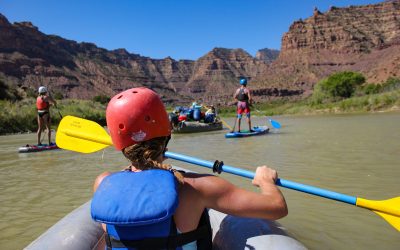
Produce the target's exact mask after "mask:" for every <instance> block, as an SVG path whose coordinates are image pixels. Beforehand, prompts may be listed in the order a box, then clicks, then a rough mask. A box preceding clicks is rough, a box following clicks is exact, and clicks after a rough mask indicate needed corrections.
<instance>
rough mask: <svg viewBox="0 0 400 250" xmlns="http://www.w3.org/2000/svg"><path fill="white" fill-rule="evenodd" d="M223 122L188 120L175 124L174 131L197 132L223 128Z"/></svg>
mask: <svg viewBox="0 0 400 250" xmlns="http://www.w3.org/2000/svg"><path fill="white" fill-rule="evenodd" d="M222 128H223V127H222V122H221V121H217V122H213V123H203V122H187V121H182V122H179V123H178V124H177V126H174V128H173V130H172V132H174V133H196V132H208V131H214V130H221V129H222Z"/></svg>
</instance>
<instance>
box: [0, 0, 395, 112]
mask: <svg viewBox="0 0 400 250" xmlns="http://www.w3.org/2000/svg"><path fill="white" fill-rule="evenodd" d="M311 14H312V16H310V17H309V18H307V19H305V20H297V21H295V22H293V24H292V25H291V26H290V27H289V30H288V32H286V33H285V34H283V37H282V46H281V50H280V51H276V50H270V49H261V50H259V51H258V52H257V55H256V56H255V57H253V56H251V55H250V54H249V53H247V52H246V51H245V50H243V49H240V48H239V49H226V48H214V49H213V50H212V51H210V52H209V53H207V54H206V55H204V56H202V57H200V58H199V59H198V60H195V61H194V60H174V59H172V58H170V57H167V58H164V59H152V58H149V57H145V56H141V55H139V54H132V53H128V52H127V51H126V50H125V49H117V50H112V51H109V50H106V49H103V48H99V47H97V46H96V45H95V44H93V43H86V42H84V43H77V42H75V41H72V40H67V39H64V38H62V37H59V36H56V35H47V34H44V33H42V32H40V30H39V29H38V28H37V27H35V26H34V25H33V24H32V23H30V22H19V23H13V24H11V23H10V22H9V21H8V20H7V18H6V17H5V16H3V15H1V14H0V79H2V80H3V82H5V83H6V84H8V85H10V86H11V85H12V86H14V87H17V88H19V89H23V90H27V89H32V90H33V89H35V90H36V89H37V88H38V87H39V86H40V85H46V86H49V89H50V91H52V92H53V93H54V92H57V93H61V94H62V95H63V96H64V97H65V98H78V99H91V98H93V97H94V96H99V95H106V96H113V95H114V94H116V93H118V92H120V91H122V90H125V89H128V88H132V87H136V86H146V87H149V88H151V89H154V90H155V91H157V92H158V93H159V94H160V95H161V96H162V98H163V100H164V101H165V102H166V103H169V104H185V103H190V102H191V101H193V100H197V101H201V102H204V103H213V104H218V105H228V104H229V103H230V102H232V95H233V92H234V90H235V89H236V88H237V87H238V79H239V77H241V76H245V77H248V78H249V79H250V81H249V87H250V88H251V89H252V91H253V96H254V99H255V101H257V102H268V101H270V100H273V99H277V98H282V97H287V98H292V99H301V98H304V97H307V96H309V95H310V94H311V93H312V89H313V86H314V85H315V83H317V82H318V81H319V80H321V79H322V78H324V77H326V76H328V75H330V74H331V73H333V72H337V71H344V70H350V71H358V72H361V73H363V74H364V76H365V77H366V78H367V81H368V82H369V83H380V82H383V81H385V80H386V79H387V78H389V77H400V0H395V1H385V2H382V3H379V4H371V5H363V6H348V7H346V8H338V7H334V6H332V7H331V8H330V9H329V10H328V11H327V12H324V13H322V12H320V11H319V10H318V9H314V11H313V12H312V10H310V15H311ZM263 32H268V30H265V31H263Z"/></svg>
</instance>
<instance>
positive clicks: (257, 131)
mask: <svg viewBox="0 0 400 250" xmlns="http://www.w3.org/2000/svg"><path fill="white" fill-rule="evenodd" d="M268 132H269V128H268V126H256V127H253V131H243V132H229V133H227V134H225V138H237V137H248V136H254V135H262V134H266V133H268Z"/></svg>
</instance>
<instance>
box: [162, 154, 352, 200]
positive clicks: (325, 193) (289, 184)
mask: <svg viewBox="0 0 400 250" xmlns="http://www.w3.org/2000/svg"><path fill="white" fill-rule="evenodd" d="M165 156H166V157H168V158H171V159H174V160H178V161H183V162H187V163H191V164H195V165H199V166H202V167H207V168H210V169H213V166H214V163H213V162H210V161H205V160H201V159H198V158H195V157H191V156H186V155H182V154H177V153H173V152H165ZM221 170H222V172H226V173H230V174H234V175H238V176H242V177H245V178H248V179H253V178H254V172H251V171H247V170H243V169H239V168H235V167H231V166H228V165H223V166H222V167H221ZM276 185H278V186H281V187H285V188H289V189H293V190H297V191H301V192H304V193H308V194H312V195H316V196H320V197H324V198H328V199H331V200H336V201H341V202H344V203H348V204H351V205H356V201H357V198H356V197H353V196H349V195H346V194H341V193H337V192H333V191H329V190H326V189H322V188H317V187H313V186H310V185H305V184H301V183H296V182H294V181H288V180H284V179H278V180H277V181H276Z"/></svg>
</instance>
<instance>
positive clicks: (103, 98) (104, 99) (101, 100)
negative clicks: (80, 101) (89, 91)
mask: <svg viewBox="0 0 400 250" xmlns="http://www.w3.org/2000/svg"><path fill="white" fill-rule="evenodd" d="M110 100H111V98H110V97H109V96H106V95H96V96H95V97H93V101H94V102H99V103H101V104H107V103H108V102H109V101H110Z"/></svg>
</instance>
